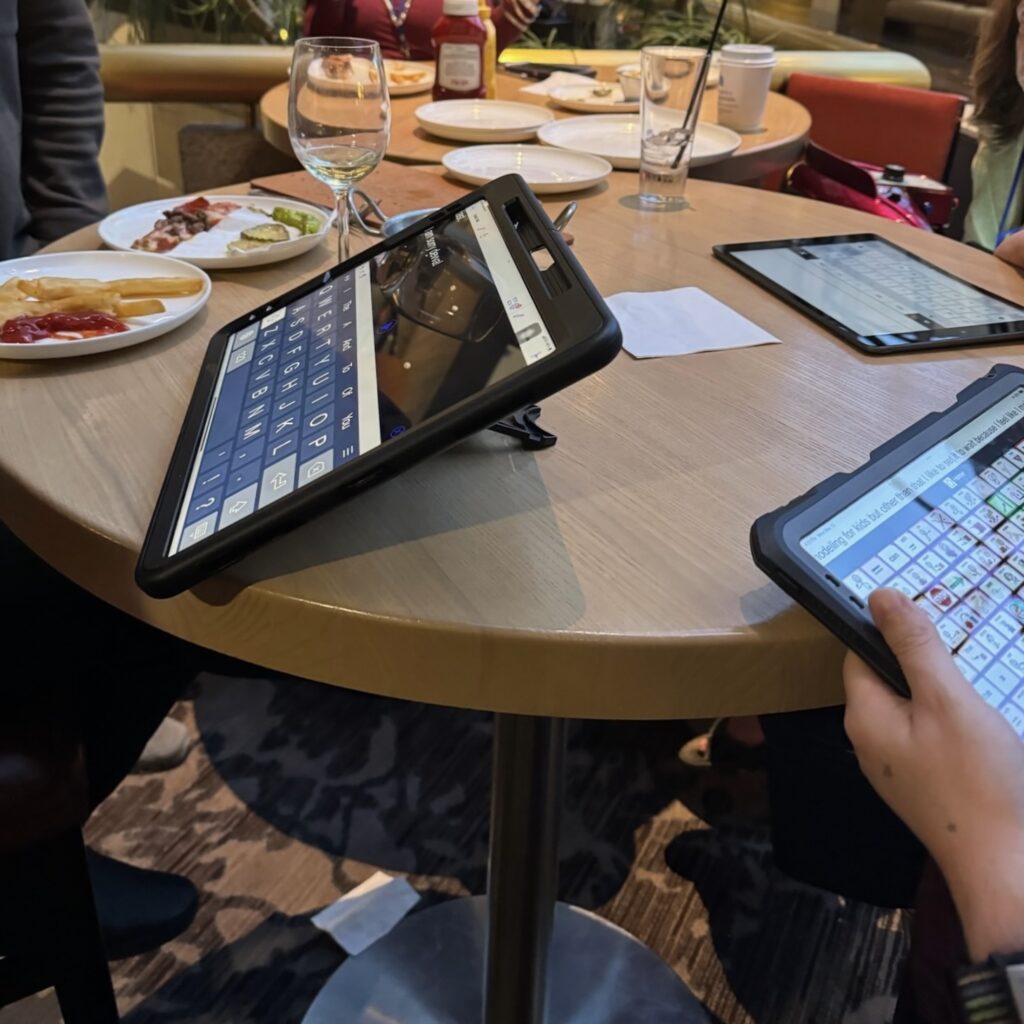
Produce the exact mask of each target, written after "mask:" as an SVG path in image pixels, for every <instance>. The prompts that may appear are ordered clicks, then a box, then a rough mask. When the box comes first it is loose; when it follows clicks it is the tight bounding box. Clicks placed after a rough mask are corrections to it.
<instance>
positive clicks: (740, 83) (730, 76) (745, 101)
mask: <svg viewBox="0 0 1024 1024" xmlns="http://www.w3.org/2000/svg"><path fill="white" fill-rule="evenodd" d="M718 67H719V81H718V123H719V124H720V125H724V126H725V127H726V128H732V130H733V131H737V132H757V131H760V130H761V128H762V127H764V108H765V104H766V103H767V102H768V90H769V88H770V87H771V84H772V70H773V68H774V67H775V49H774V48H773V47H771V46H756V45H754V44H752V43H727V44H726V45H725V46H723V47H722V55H721V59H720V61H719V65H718Z"/></svg>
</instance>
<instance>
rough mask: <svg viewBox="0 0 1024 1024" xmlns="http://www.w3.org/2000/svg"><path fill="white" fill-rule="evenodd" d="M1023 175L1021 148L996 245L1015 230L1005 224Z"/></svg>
mask: <svg viewBox="0 0 1024 1024" xmlns="http://www.w3.org/2000/svg"><path fill="white" fill-rule="evenodd" d="M1022 173H1024V146H1022V147H1021V151H1020V156H1019V157H1017V169H1016V170H1015V171H1014V172H1013V183H1012V184H1011V185H1010V194H1009V195H1008V196H1007V197H1006V205H1005V206H1004V207H1003V215H1002V217H1000V218H999V230H998V231H997V232H996V245H999V243H1000V242H1001V241H1002V240H1003V239H1004V238H1005V237H1006V236H1007V235H1012V234H1013V233H1014V231H1016V230H1017V228H1008V227H1007V226H1006V222H1007V221H1008V220H1009V219H1010V211H1011V210H1012V209H1013V202H1014V200H1015V199H1016V198H1017V192H1018V190H1019V189H1020V179H1021V175H1022Z"/></svg>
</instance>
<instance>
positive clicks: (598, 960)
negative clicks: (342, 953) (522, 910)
mask: <svg viewBox="0 0 1024 1024" xmlns="http://www.w3.org/2000/svg"><path fill="white" fill-rule="evenodd" d="M486 939H487V898H486V897H484V896H474V897H469V898H465V899H457V900H452V901H450V902H449V903H444V904H441V905H440V906H437V907H432V908H431V909H429V910H424V911H421V912H420V913H414V914H412V915H411V916H410V917H408V918H406V919H405V920H404V921H403V922H402V923H401V924H399V925H398V927H396V928H395V929H394V931H392V932H391V933H390V934H389V935H386V936H385V937H384V938H383V939H381V940H380V941H378V942H376V943H375V944H374V945H373V946H371V947H370V948H369V949H368V950H366V951H365V952H363V953H360V954H359V956H354V957H351V958H349V959H348V960H347V961H346V962H345V963H344V964H342V965H341V967H339V968H338V970H337V971H335V973H334V975H333V976H332V977H331V979H330V981H328V982H327V984H326V985H325V986H324V988H323V989H322V990H321V992H320V994H319V995H318V996H317V997H316V1000H315V1002H314V1003H313V1005H312V1006H311V1007H310V1009H309V1012H308V1013H307V1014H306V1017H305V1019H304V1022H303V1024H383V1022H385V1021H386V1022H387V1024H480V1021H481V1020H482V1019H483V1004H484V997H483V981H484V951H485V948H486ZM709 1020H710V1018H709V1017H708V1015H707V1013H706V1011H705V1010H704V1009H703V1007H702V1006H701V1005H700V1003H699V1002H698V1001H697V999H696V998H694V996H693V995H691V994H690V991H689V990H688V989H687V988H686V986H685V985H684V984H683V983H682V981H680V980H679V978H678V977H677V975H676V974H675V972H674V971H673V970H672V969H671V968H670V967H669V966H668V964H666V963H665V961H664V960H662V959H661V957H659V956H658V955H657V954H656V953H655V952H654V951H653V950H651V949H648V947H647V946H645V945H644V944H643V943H642V942H639V941H638V940H637V939H635V938H633V936H632V935H630V934H628V933H627V932H624V931H622V929H621V928H617V927H615V925H612V924H609V923H608V922H607V921H605V920H603V919H602V918H600V917H598V916H597V915H596V914H591V913H589V912H588V911H586V910H580V909H579V908H578V907H570V906H567V905H566V904H564V903H559V904H557V906H556V908H555V926H554V930H553V933H552V936H551V945H550V948H549V954H548V995H547V1013H546V1015H545V1024H708V1022H709Z"/></svg>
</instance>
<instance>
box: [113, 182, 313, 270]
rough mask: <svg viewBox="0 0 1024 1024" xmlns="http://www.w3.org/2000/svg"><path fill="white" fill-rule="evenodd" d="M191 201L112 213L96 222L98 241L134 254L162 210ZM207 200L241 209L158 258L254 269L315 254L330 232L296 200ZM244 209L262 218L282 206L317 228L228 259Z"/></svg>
mask: <svg viewBox="0 0 1024 1024" xmlns="http://www.w3.org/2000/svg"><path fill="white" fill-rule="evenodd" d="M194 198H195V196H179V197H178V198H177V199H157V200H155V201H154V202H151V203H139V204H138V206H129V207H128V208H127V209H124V210H118V211H117V213H112V214H111V215H110V216H109V217H107V218H106V219H105V220H103V221H102V222H101V223H100V228H99V231H100V238H102V239H103V241H104V243H105V244H106V245H107V246H109V247H110V248H111V249H120V250H122V251H123V252H138V250H135V249H132V243H133V242H134V241H135V240H136V239H138V238H141V237H142V236H143V235H145V234H148V233H149V232H150V231H152V230H153V226H154V225H155V224H156V222H157V221H158V220H159V219H160V218H161V217H162V216H163V215H164V211H166V210H171V209H173V208H174V207H176V206H181V204H182V203H187V202H188V201H189V200H190V199H194ZM207 198H208V199H210V200H211V201H213V202H224V201H227V202H232V203H238V205H239V206H240V207H241V210H240V211H238V212H236V213H232V214H230V215H229V216H228V217H225V218H224V220H222V221H221V222H220V224H218V225H217V227H215V228H214V229H213V230H212V231H204V232H202V234H199V235H196V237H195V238H190V239H189V240H188V241H187V242H182V243H181V244H180V245H177V246H175V247H174V248H173V249H171V250H170V251H169V252H167V253H166V254H161V255H167V256H172V257H173V258H174V259H176V260H185V261H186V262H187V263H191V264H193V265H194V266H197V267H207V268H208V269H211V270H232V269H239V268H242V267H260V266H263V265H264V264H266V263H278V262H280V261H281V260H289V259H291V258H292V257H293V256H301V255H302V253H304V252H309V250H310V249H315V248H316V247H317V246H318V245H319V244H320V243H321V242H322V241H323V240H324V238H325V237H326V236H327V233H328V232H329V231H330V229H331V221H332V219H333V217H332V215H331V214H329V213H327V212H326V211H325V210H322V209H321V208H320V207H317V206H311V205H310V204H309V203H300V202H299V201H298V200H296V199H285V198H284V197H283V196H255V195H252V196H226V195H221V194H220V193H210V194H209V195H208V196H207ZM250 206H252V207H256V208H257V209H259V210H263V211H265V212H266V214H267V218H269V217H270V214H271V213H272V212H273V210H274V207H275V206H286V207H287V208H288V209H290V210H301V211H302V212H303V213H312V214H313V215H314V216H316V217H318V218H319V219H320V221H321V222H322V224H323V226H322V227H321V229H320V231H318V232H317V233H316V234H315V235H300V234H299V232H298V230H297V229H296V228H288V234H289V236H290V237H289V240H288V241H287V242H274V243H272V244H270V245H267V246H266V248H263V249H252V250H250V251H249V252H235V253H230V254H229V253H228V242H230V241H231V240H232V239H235V238H238V237H239V236H240V235H241V233H242V229H243V228H245V227H250V226H251V222H252V217H251V216H249V215H248V214H247V209H246V208H247V207H250ZM257 220H259V218H257ZM243 221H244V223H243ZM260 222H262V221H260ZM232 225H235V226H232Z"/></svg>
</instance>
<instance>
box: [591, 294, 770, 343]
mask: <svg viewBox="0 0 1024 1024" xmlns="http://www.w3.org/2000/svg"><path fill="white" fill-rule="evenodd" d="M605 301H606V302H607V303H608V305H609V307H610V308H611V311H612V312H613V313H614V314H615V318H616V319H617V320H618V321H619V326H620V327H621V328H622V347H623V348H624V349H625V350H626V351H627V352H628V353H629V354H630V355H631V356H634V357H635V358H637V359H650V358H652V357H654V356H682V355H687V354H689V353H691V352H711V351H715V350H717V349H726V348H747V347H749V346H751V345H777V344H778V343H779V339H778V338H773V337H772V336H771V335H770V334H769V333H768V332H767V331H765V330H763V329H762V328H760V327H758V326H757V324H755V323H752V322H751V321H750V320H748V319H747V318H746V317H745V316H740V314H739V313H737V312H736V311H735V310H734V309H730V308H729V307H728V306H727V305H725V303H722V302H719V301H718V299H716V298H713V297H712V296H710V295H708V293H707V292H705V291H702V290H701V289H700V288H673V289H672V290H671V291H665V292H619V294H618V295H612V296H611V297H610V298H608V299H606V300H605Z"/></svg>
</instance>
